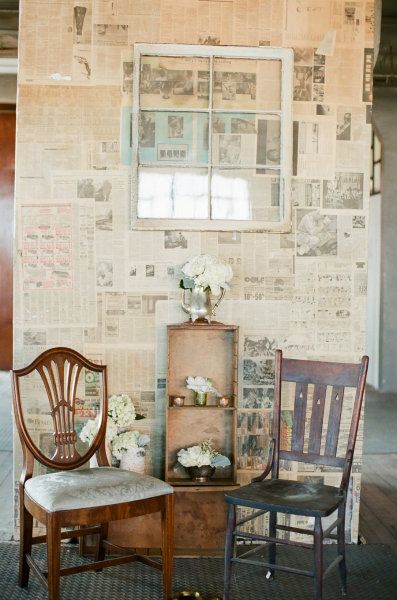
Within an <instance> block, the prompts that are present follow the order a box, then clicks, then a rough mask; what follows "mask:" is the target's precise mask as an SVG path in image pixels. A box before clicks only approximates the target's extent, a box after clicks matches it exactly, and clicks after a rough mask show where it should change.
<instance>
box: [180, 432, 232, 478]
mask: <svg viewBox="0 0 397 600" xmlns="http://www.w3.org/2000/svg"><path fill="white" fill-rule="evenodd" d="M178 462H179V464H180V465H182V467H185V468H186V469H187V471H188V473H189V475H190V476H191V478H192V479H193V480H195V481H207V480H208V479H209V478H210V477H212V475H213V474H214V473H215V469H216V468H217V467H219V468H225V467H228V466H229V465H230V460H229V459H228V457H227V456H224V455H223V454H221V453H220V452H218V451H217V450H215V448H214V447H213V444H212V440H211V439H207V440H204V441H202V442H201V443H200V444H197V445H196V446H190V447H189V448H186V449H185V448H182V449H181V450H179V452H178Z"/></svg>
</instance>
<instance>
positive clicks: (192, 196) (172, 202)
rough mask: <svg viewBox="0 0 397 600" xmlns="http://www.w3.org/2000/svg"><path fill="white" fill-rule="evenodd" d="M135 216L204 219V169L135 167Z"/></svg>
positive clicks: (205, 189)
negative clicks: (137, 176)
mask: <svg viewBox="0 0 397 600" xmlns="http://www.w3.org/2000/svg"><path fill="white" fill-rule="evenodd" d="M138 194H139V197H138V218H140V219H208V217H209V215H208V174H207V170H206V169H161V168H158V169H157V168H151V167H146V168H145V167H142V168H140V169H139V185H138Z"/></svg>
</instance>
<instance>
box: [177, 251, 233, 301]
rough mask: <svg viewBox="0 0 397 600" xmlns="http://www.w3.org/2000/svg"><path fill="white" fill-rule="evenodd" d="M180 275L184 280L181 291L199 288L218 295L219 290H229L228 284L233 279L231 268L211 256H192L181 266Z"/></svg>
mask: <svg viewBox="0 0 397 600" xmlns="http://www.w3.org/2000/svg"><path fill="white" fill-rule="evenodd" d="M182 273H183V275H184V278H183V279H182V280H181V283H180V286H181V287H182V288H183V289H191V288H193V287H194V286H200V287H202V288H204V289H205V290H206V289H209V290H211V292H212V293H213V294H219V293H220V291H221V288H224V289H229V282H230V281H231V279H232V277H233V271H232V268H231V266H230V265H228V264H227V263H226V262H225V261H224V260H222V259H220V258H218V257H216V256H212V255H211V254H199V255H197V256H193V258H191V259H189V260H188V261H187V262H186V263H185V264H184V265H183V267H182Z"/></svg>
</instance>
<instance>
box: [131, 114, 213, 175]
mask: <svg viewBox="0 0 397 600" xmlns="http://www.w3.org/2000/svg"><path fill="white" fill-rule="evenodd" d="M208 123H209V119H208V115H206V114H202V113H194V112H191V113H190V112H180V113H179V112H170V113H168V112H150V111H149V112H148V111H141V113H140V123H139V160H140V163H141V164H146V163H148V164H150V163H155V162H168V163H173V162H185V163H186V162H188V163H195V164H207V163H208Z"/></svg>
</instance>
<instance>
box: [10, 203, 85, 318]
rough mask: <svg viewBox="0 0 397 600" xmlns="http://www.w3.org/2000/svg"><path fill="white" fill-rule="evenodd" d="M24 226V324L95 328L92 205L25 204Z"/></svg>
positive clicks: (22, 213)
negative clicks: (89, 326)
mask: <svg viewBox="0 0 397 600" xmlns="http://www.w3.org/2000/svg"><path fill="white" fill-rule="evenodd" d="M20 223H21V230H20V243H19V248H20V250H19V251H20V253H21V256H22V279H21V293H22V294H23V314H24V317H23V319H24V322H25V323H26V324H29V325H32V326H33V325H39V324H41V323H43V322H45V323H46V324H47V325H48V326H55V327H59V326H60V325H67V326H74V327H79V326H80V327H81V326H87V325H90V324H93V323H94V322H95V302H96V298H95V292H94V289H93V283H94V276H95V272H94V255H95V249H94V239H93V235H92V232H93V227H94V206H93V203H87V202H84V203H83V202H77V203H75V204H73V205H72V204H56V205H54V204H41V205H27V204H24V205H22V206H21V209H20Z"/></svg>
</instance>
